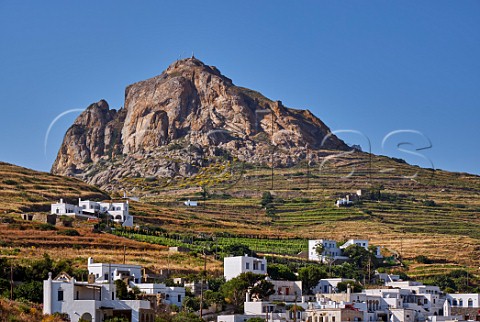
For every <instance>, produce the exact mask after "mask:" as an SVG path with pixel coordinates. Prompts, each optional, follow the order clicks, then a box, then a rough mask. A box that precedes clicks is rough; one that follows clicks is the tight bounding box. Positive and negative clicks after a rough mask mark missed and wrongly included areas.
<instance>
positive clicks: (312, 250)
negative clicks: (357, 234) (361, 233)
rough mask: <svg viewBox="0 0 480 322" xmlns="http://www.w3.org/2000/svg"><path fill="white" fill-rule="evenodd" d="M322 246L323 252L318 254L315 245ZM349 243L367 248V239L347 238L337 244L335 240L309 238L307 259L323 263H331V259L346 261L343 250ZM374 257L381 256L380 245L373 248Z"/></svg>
mask: <svg viewBox="0 0 480 322" xmlns="http://www.w3.org/2000/svg"><path fill="white" fill-rule="evenodd" d="M319 245H322V246H323V252H322V254H321V255H320V256H319V255H318V254H317V251H316V249H317V246H319ZM350 245H357V246H360V247H363V248H365V249H366V250H369V249H368V240H366V239H349V240H348V241H347V242H345V243H344V244H343V245H341V246H338V245H337V242H336V241H334V240H331V239H313V240H312V239H311V240H309V241H308V259H309V260H311V261H319V262H320V261H321V262H323V263H331V262H332V261H346V260H348V257H347V256H344V255H343V253H344V250H345V249H346V248H347V247H348V246H350ZM375 257H377V258H382V255H381V253H380V247H376V248H375Z"/></svg>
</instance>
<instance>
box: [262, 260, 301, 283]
mask: <svg viewBox="0 0 480 322" xmlns="http://www.w3.org/2000/svg"><path fill="white" fill-rule="evenodd" d="M267 273H268V276H270V278H271V279H272V280H284V281H295V280H296V279H297V277H296V276H295V274H294V273H293V272H292V270H291V269H290V268H289V267H288V266H287V265H284V264H269V265H268V267H267Z"/></svg>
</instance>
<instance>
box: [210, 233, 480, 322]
mask: <svg viewBox="0 0 480 322" xmlns="http://www.w3.org/2000/svg"><path fill="white" fill-rule="evenodd" d="M322 241H323V242H327V241H326V240H322ZM352 241H354V240H350V241H349V242H352ZM315 242H318V241H315ZM349 242H347V243H349ZM357 242H359V241H358V240H357ZM350 244H351V243H350ZM344 245H345V244H344ZM361 246H362V247H368V244H367V243H366V244H365V245H363V242H362V245H361ZM339 256H340V255H339ZM254 263H258V264H257V265H256V266H252V264H254ZM224 264H225V265H224V276H225V278H234V277H236V276H238V275H240V274H241V273H245V272H253V273H257V274H265V273H266V268H267V262H266V260H265V259H259V258H253V257H249V256H247V255H245V256H237V257H228V258H225V259H224ZM240 265H241V266H240ZM259 265H264V266H259ZM376 278H377V280H378V281H380V282H381V285H379V286H378V287H377V288H374V289H366V290H363V291H362V292H359V293H355V292H353V291H352V288H351V287H350V286H349V287H347V290H346V292H339V291H338V288H337V286H338V284H339V283H341V282H347V283H352V285H353V283H354V282H355V281H354V280H351V279H343V278H330V279H322V280H320V281H319V283H318V285H317V286H316V287H314V288H313V291H314V293H315V295H302V282H301V281H274V280H269V281H270V282H271V283H272V284H273V285H274V290H275V293H274V294H273V295H271V296H269V298H268V299H267V300H263V301H261V300H257V299H252V298H251V297H250V295H249V294H248V292H247V294H246V297H245V303H244V313H243V314H231V315H220V316H218V318H217V322H246V321H247V320H248V319H251V318H260V319H264V320H265V321H268V322H281V321H290V322H293V321H299V322H300V321H303V322H344V321H389V322H423V321H429V322H440V321H441V322H453V321H457V322H458V321H480V294H446V293H443V292H442V291H441V290H440V288H439V287H438V286H427V285H423V284H421V283H419V282H414V281H402V280H401V279H400V277H399V276H398V275H389V274H385V273H378V272H377V273H376ZM267 279H268V277H267Z"/></svg>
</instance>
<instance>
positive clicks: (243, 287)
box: [220, 277, 250, 312]
mask: <svg viewBox="0 0 480 322" xmlns="http://www.w3.org/2000/svg"><path fill="white" fill-rule="evenodd" d="M249 286H250V285H249V284H248V282H247V281H245V280H243V279H241V278H239V277H235V278H232V279H231V280H229V281H228V282H226V283H225V284H223V285H222V286H221V287H220V292H221V293H222V294H223V297H224V298H225V301H226V302H227V303H230V304H232V305H233V307H234V310H235V311H236V312H241V311H242V310H241V308H242V305H243V302H244V301H245V294H246V292H247V289H248V287H249Z"/></svg>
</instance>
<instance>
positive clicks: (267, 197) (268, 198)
mask: <svg viewBox="0 0 480 322" xmlns="http://www.w3.org/2000/svg"><path fill="white" fill-rule="evenodd" d="M272 202H273V196H272V194H271V193H270V191H265V192H264V193H263V195H262V201H260V204H261V205H262V207H263V208H266V207H267V205H269V204H271V203H272Z"/></svg>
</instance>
